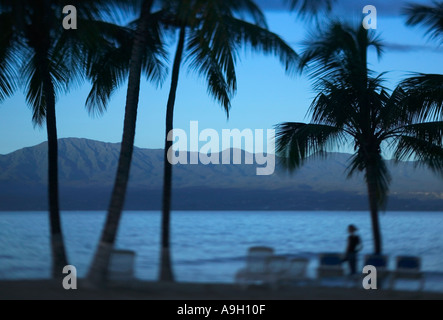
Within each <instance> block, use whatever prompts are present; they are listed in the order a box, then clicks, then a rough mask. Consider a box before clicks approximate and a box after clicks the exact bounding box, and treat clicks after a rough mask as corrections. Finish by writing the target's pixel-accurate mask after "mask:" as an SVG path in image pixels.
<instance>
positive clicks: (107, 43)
mask: <svg viewBox="0 0 443 320" xmlns="http://www.w3.org/2000/svg"><path fill="white" fill-rule="evenodd" d="M90 24H91V27H93V26H96V28H97V27H98V28H97V29H96V30H103V31H104V32H101V33H100V34H101V35H102V38H101V39H102V40H101V43H102V45H100V46H99V47H97V46H96V45H94V44H91V43H90V42H89V40H88V38H87V39H84V40H80V41H76V42H77V43H80V44H82V52H84V53H83V54H85V56H86V58H87V61H86V70H87V78H88V79H90V80H91V82H92V88H91V91H90V93H89V95H88V97H87V100H86V108H87V110H88V111H89V112H90V113H91V114H101V113H103V112H104V111H105V110H106V108H107V104H108V102H109V99H110V97H111V95H112V94H113V93H114V92H115V90H117V89H118V88H119V87H120V86H121V85H122V84H123V83H124V82H125V81H126V79H127V76H128V73H129V63H130V59H131V53H132V44H133V41H134V32H133V31H132V29H130V28H121V27H118V26H114V25H108V24H107V23H103V22H90ZM148 28H149V32H148V37H147V38H146V40H145V50H144V58H143V64H142V71H143V73H144V74H145V75H146V77H147V79H148V80H149V81H151V82H152V83H154V84H156V85H161V84H162V83H163V81H164V80H165V78H166V75H167V71H166V70H167V67H166V63H165V61H166V60H167V58H166V50H165V48H164V46H163V38H162V33H161V30H160V24H159V17H158V16H156V15H152V19H151V20H150V24H149V27H148ZM86 37H87V35H86ZM97 37H98V36H97ZM103 37H104V38H103ZM92 38H95V37H92ZM98 39H100V37H98ZM99 42H100V41H99Z"/></svg>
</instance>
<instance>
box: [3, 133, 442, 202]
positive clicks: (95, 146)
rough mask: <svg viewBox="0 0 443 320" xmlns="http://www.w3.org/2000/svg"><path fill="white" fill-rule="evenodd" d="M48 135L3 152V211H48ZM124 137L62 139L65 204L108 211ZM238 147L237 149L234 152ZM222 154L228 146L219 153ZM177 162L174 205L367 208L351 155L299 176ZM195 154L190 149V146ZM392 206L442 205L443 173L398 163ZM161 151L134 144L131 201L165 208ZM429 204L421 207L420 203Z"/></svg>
mask: <svg viewBox="0 0 443 320" xmlns="http://www.w3.org/2000/svg"><path fill="white" fill-rule="evenodd" d="M46 148H47V144H46V142H43V143H40V144H38V145H36V146H33V147H26V148H23V149H20V150H17V151H14V152H11V153H9V154H6V155H0V210H30V209H33V208H34V209H35V210H37V209H41V210H46V208H47V205H46V172H47V171H46V170H47V168H46V165H47V162H46V161H47V160H46ZM119 150H120V143H106V142H100V141H94V140H89V139H83V138H64V139H60V140H59V180H60V198H61V201H60V202H61V208H62V209H63V210H89V209H93V210H105V209H106V208H107V204H108V201H109V197H110V192H111V190H112V185H113V182H114V178H115V173H116V167H117V162H118V155H119ZM230 152H232V150H231V151H230ZM218 156H219V157H221V156H222V153H218ZM251 156H253V155H252V154H250V153H248V152H246V151H243V150H242V160H243V161H242V163H243V164H239V165H203V164H198V165H191V164H189V165H180V164H179V165H175V166H174V178H173V186H174V193H173V203H172V205H173V209H175V210H366V209H367V203H366V202H367V199H366V187H365V185H364V183H363V176H362V175H361V174H359V175H357V176H355V177H352V178H350V179H346V174H345V171H346V166H347V165H346V162H347V160H348V159H349V157H350V155H349V154H343V153H330V154H328V157H327V158H326V160H322V159H319V158H315V159H308V160H307V161H306V163H305V165H304V166H303V167H301V168H300V169H299V170H298V171H297V172H295V173H294V174H293V175H288V174H287V173H286V172H285V171H284V170H283V169H282V168H281V167H280V166H279V165H278V161H276V162H277V163H276V171H275V173H274V174H273V175H270V176H257V175H256V172H255V171H256V167H257V165H246V164H244V159H245V157H251ZM188 157H189V153H188ZM386 162H387V164H388V167H389V169H390V171H391V174H392V177H393V179H392V184H391V193H390V199H389V202H388V210H442V208H443V180H442V179H441V178H439V177H436V176H435V174H433V173H432V172H430V171H429V170H426V169H424V168H420V167H419V168H415V169H414V163H413V162H403V163H399V164H398V165H394V161H393V160H387V161H386ZM162 179H163V150H162V149H143V148H138V147H135V148H134V155H133V162H132V167H131V177H130V181H129V185H128V195H127V201H126V206H125V208H127V209H131V210H159V209H160V208H161V206H160V205H161V201H160V199H161V187H162V181H163V180H162ZM420 208H423V209H420Z"/></svg>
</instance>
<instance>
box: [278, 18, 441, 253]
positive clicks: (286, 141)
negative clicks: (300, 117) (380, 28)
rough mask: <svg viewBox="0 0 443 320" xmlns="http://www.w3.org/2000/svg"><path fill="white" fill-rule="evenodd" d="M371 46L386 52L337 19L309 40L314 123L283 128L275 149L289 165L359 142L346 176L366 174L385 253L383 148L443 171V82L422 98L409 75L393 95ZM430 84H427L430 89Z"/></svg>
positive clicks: (377, 241)
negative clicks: (374, 66) (373, 66)
mask: <svg viewBox="0 0 443 320" xmlns="http://www.w3.org/2000/svg"><path fill="white" fill-rule="evenodd" d="M369 46H374V47H375V48H376V49H377V51H378V53H379V54H380V53H381V52H382V46H381V44H380V42H379V41H378V40H377V39H376V38H374V37H373V36H372V35H371V34H370V33H369V32H368V31H367V30H365V29H364V28H363V27H359V28H358V29H353V28H351V27H348V26H345V25H342V24H341V23H338V22H334V23H332V24H331V26H330V28H329V29H327V30H326V31H321V32H320V33H319V34H317V35H315V36H314V37H313V38H312V39H311V40H310V41H308V42H307V44H306V50H305V51H304V52H303V55H302V58H301V68H302V69H303V68H305V67H306V66H307V67H308V70H309V74H310V76H311V77H312V78H314V79H315V81H314V88H315V90H316V91H317V92H318V95H317V96H316V98H315V99H314V101H313V102H312V104H311V107H310V113H311V114H312V118H311V122H310V123H307V124H306V123H292V122H287V123H281V124H279V125H277V133H276V140H277V153H278V154H279V155H280V156H281V157H282V159H283V160H282V162H283V164H284V165H285V166H286V167H287V168H289V169H290V170H294V169H296V168H298V167H300V166H301V165H302V164H303V163H304V161H305V160H306V159H307V158H308V157H310V156H312V155H319V154H324V151H327V150H331V149H336V148H340V147H343V146H344V145H345V144H346V143H350V144H351V145H353V147H354V150H355V154H354V155H353V157H352V158H351V161H350V165H349V167H348V173H349V176H350V175H352V174H353V173H355V172H356V171H360V172H364V179H365V182H366V186H367V191H368V199H369V208H370V215H371V222H372V231H373V241H374V253H375V254H381V253H382V241H381V233H380V226H379V218H378V214H379V209H380V208H381V207H382V206H384V205H385V203H386V198H387V194H388V188H389V182H390V175H389V172H388V170H387V167H386V164H385V162H384V160H383V158H382V149H383V147H387V148H388V150H392V151H393V156H394V158H395V159H397V160H405V159H411V158H412V159H415V160H418V161H419V162H420V163H423V164H425V165H427V166H428V167H430V168H431V169H432V170H435V171H436V172H438V173H440V174H441V173H443V148H442V138H443V122H442V119H441V114H439V112H438V110H440V111H441V107H442V85H441V82H440V86H439V87H435V88H434V95H432V94H431V93H432V92H431V91H430V90H425V91H423V92H421V93H422V96H421V97H420V98H416V97H414V95H415V94H416V93H417V90H418V89H419V87H417V86H416V85H415V84H416V82H417V79H414V78H411V79H407V80H405V81H404V82H402V83H401V84H400V85H399V86H398V87H397V88H396V89H395V90H394V91H393V92H392V93H391V94H389V93H388V90H387V89H386V88H385V87H384V86H383V85H382V83H383V80H382V78H381V76H382V75H377V76H375V75H374V72H372V71H371V70H369V69H368V66H367V50H368V47H369ZM418 77H420V76H418ZM415 78H417V77H415ZM418 80H421V79H418ZM430 81H432V79H431V80H430ZM434 84H435V83H434ZM432 86H433V85H432V84H430V83H428V86H427V89H429V88H431V87H432ZM423 95H426V96H423Z"/></svg>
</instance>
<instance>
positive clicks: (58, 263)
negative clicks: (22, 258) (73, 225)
mask: <svg viewBox="0 0 443 320" xmlns="http://www.w3.org/2000/svg"><path fill="white" fill-rule="evenodd" d="M43 86H44V89H43V90H44V94H45V99H46V131H47V135H48V196H49V223H50V232H51V235H50V237H51V250H52V259H53V264H52V277H53V278H61V277H62V276H63V273H62V271H63V268H64V266H66V265H67V264H68V260H67V258H66V252H65V245H64V241H63V233H62V227H61V219H60V209H59V195H58V191H59V188H58V146H57V125H56V116H55V93H54V87H53V84H52V81H51V77H50V75H49V74H47V75H46V76H45V79H44V81H43Z"/></svg>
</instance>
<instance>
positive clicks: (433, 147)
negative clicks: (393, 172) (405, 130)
mask: <svg viewBox="0 0 443 320" xmlns="http://www.w3.org/2000/svg"><path fill="white" fill-rule="evenodd" d="M440 133H441V129H440ZM441 139H442V137H440V143H433V142H432V141H429V140H426V139H422V138H421V137H418V136H414V135H400V136H399V137H398V138H397V140H396V143H397V145H396V149H395V152H394V157H395V159H396V160H397V161H408V160H415V161H417V162H416V164H417V165H420V164H424V165H426V166H427V167H428V168H430V169H431V170H433V171H434V172H436V173H438V174H441V175H443V147H442V144H441Z"/></svg>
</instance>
